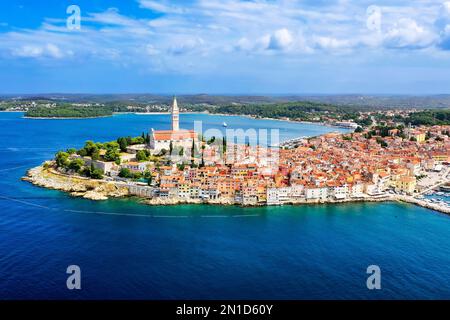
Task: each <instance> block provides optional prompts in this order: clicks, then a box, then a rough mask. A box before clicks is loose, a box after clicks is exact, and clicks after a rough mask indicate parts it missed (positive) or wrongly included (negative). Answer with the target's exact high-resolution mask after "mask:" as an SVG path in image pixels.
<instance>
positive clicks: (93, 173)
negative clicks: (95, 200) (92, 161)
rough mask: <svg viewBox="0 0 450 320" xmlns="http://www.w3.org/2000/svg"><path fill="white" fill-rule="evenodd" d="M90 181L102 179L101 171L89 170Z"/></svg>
mask: <svg viewBox="0 0 450 320" xmlns="http://www.w3.org/2000/svg"><path fill="white" fill-rule="evenodd" d="M91 178H92V179H103V171H102V170H100V169H94V170H91Z"/></svg>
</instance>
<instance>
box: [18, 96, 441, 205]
mask: <svg viewBox="0 0 450 320" xmlns="http://www.w3.org/2000/svg"><path fill="white" fill-rule="evenodd" d="M171 116H172V128H171V129H169V130H153V129H150V130H149V132H148V133H142V135H141V136H139V137H134V138H132V137H119V138H118V139H117V140H116V141H112V142H106V143H96V142H92V141H88V142H86V145H85V146H84V147H83V148H81V149H79V150H76V149H68V150H66V151H61V152H58V153H57V154H56V157H55V159H54V160H52V161H47V162H46V163H45V164H44V165H43V166H40V167H38V168H34V169H31V170H29V172H28V177H26V178H24V179H25V180H28V181H31V182H32V183H34V184H36V185H40V186H44V187H47V188H53V189H59V190H64V191H67V192H70V193H71V194H72V195H74V196H83V197H85V198H89V199H94V200H103V199H107V198H108V197H123V196H137V197H139V198H142V199H145V202H146V203H148V204H155V205H164V204H179V203H193V204H194V203H210V204H228V205H234V204H237V205H243V206H259V205H283V204H307V203H327V202H350V201H390V200H399V201H406V202H411V203H415V204H418V205H422V206H425V207H428V208H431V209H434V210H438V211H442V212H446V213H450V208H449V207H448V205H447V204H446V203H444V202H432V201H431V200H428V199H425V198H424V194H427V193H429V192H433V191H435V190H438V189H439V188H442V190H448V189H449V185H450V180H449V173H450V125H431V126H425V125H417V126H411V124H408V123H402V122H396V121H395V120H392V119H391V120H387V121H385V122H382V123H372V124H371V125H370V126H367V127H364V128H363V127H361V126H358V125H357V124H356V123H354V122H353V121H352V120H349V121H347V122H346V123H342V124H341V125H342V126H346V127H348V128H351V129H352V130H351V131H352V132H349V133H328V134H324V135H321V136H317V137H309V138H303V137H299V138H297V139H292V140H290V141H286V142H284V143H281V144H280V145H279V146H276V148H273V147H270V146H254V145H251V144H250V143H244V144H237V143H234V142H231V141H227V139H226V138H223V137H220V138H219V137H214V136H213V137H205V136H202V134H201V133H199V132H195V131H194V130H186V129H182V128H180V127H179V117H180V112H179V107H178V103H177V100H176V98H174V100H173V103H172V107H171ZM224 126H225V124H224Z"/></svg>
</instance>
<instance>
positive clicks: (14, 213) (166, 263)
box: [0, 113, 450, 299]
mask: <svg viewBox="0 0 450 320" xmlns="http://www.w3.org/2000/svg"><path fill="white" fill-rule="evenodd" d="M181 119H182V127H185V128H189V124H190V123H192V121H193V120H194V119H202V120H203V121H204V122H205V123H207V126H210V127H218V128H220V127H221V125H222V123H223V122H224V121H226V122H227V123H228V124H229V125H230V126H236V127H237V126H239V127H241V128H244V129H245V128H250V127H257V128H260V127H261V128H277V127H279V128H280V129H281V131H280V132H281V136H282V139H287V138H291V137H296V136H302V135H316V134H320V133H324V132H327V131H330V130H334V129H331V128H327V127H323V126H315V125H306V124H294V123H288V122H281V121H269V120H261V121H258V120H252V119H248V118H243V117H223V116H208V115H183V116H182V118H181ZM168 126H169V117H168V116H167V115H154V116H140V115H129V114H128V115H116V116H114V117H112V118H101V119H86V120H35V119H33V120H32V119H23V118H22V114H20V113H0V137H1V138H0V299H232V298H234V299H449V298H450V281H449V280H450V242H449V241H448V235H449V234H450V217H449V216H446V215H442V214H439V213H436V212H433V211H430V210H427V209H424V208H420V207H416V206H413V205H408V204H397V203H381V204H346V205H318V206H298V207H291V206H285V207H263V208H240V207H220V206H177V207H163V206H161V207H150V206H145V205H141V204H139V203H138V202H136V201H133V200H109V201H105V202H93V201H89V200H84V199H78V198H72V197H70V196H69V195H67V194H64V193H62V192H58V191H52V190H46V189H42V188H38V187H35V186H33V185H31V184H29V183H27V182H23V181H20V178H21V177H22V176H23V175H24V174H25V172H26V170H27V169H28V168H30V167H33V166H36V165H39V164H40V163H41V162H42V161H43V160H45V159H48V158H51V157H52V156H53V154H54V153H55V152H56V151H57V150H59V149H63V148H67V147H71V146H73V147H80V146H82V144H83V143H84V141H85V140H88V139H93V140H96V141H107V140H113V139H115V138H116V137H117V136H121V135H139V134H140V133H141V132H142V131H145V130H148V128H149V127H154V128H155V129H163V128H167V127H168ZM73 264H75V265H79V266H80V267H81V279H82V290H80V291H69V290H68V289H67V288H66V279H67V276H68V275H67V274H66V268H67V266H69V265H73ZM369 265H378V266H379V267H380V268H381V286H382V289H381V290H368V289H367V287H366V279H367V277H368V275H367V274H366V268H367V267H368V266H369Z"/></svg>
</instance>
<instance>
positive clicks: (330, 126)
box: [1, 111, 345, 129]
mask: <svg viewBox="0 0 450 320" xmlns="http://www.w3.org/2000/svg"><path fill="white" fill-rule="evenodd" d="M1 112H21V113H25V111H1ZM181 113H182V114H206V115H210V116H225V117H244V118H249V119H253V120H269V121H283V122H290V123H301V124H312V125H320V126H325V127H329V128H342V127H339V126H336V125H333V124H330V123H326V122H313V121H305V120H292V119H279V118H263V117H258V116H255V115H248V114H228V113H209V112H195V111H192V112H191V111H188V112H181ZM121 114H136V115H142V116H146V115H148V116H152V115H169V114H170V112H132V111H130V112H113V114H112V115H107V116H98V117H30V116H23V118H24V119H36V120H77V119H79V120H82V119H97V118H110V117H113V116H114V115H121ZM344 129H345V128H344Z"/></svg>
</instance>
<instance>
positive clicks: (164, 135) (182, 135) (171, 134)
mask: <svg viewBox="0 0 450 320" xmlns="http://www.w3.org/2000/svg"><path fill="white" fill-rule="evenodd" d="M153 136H154V138H155V140H183V139H194V138H195V137H196V136H197V134H196V133H195V131H194V130H178V131H172V130H157V131H153Z"/></svg>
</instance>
